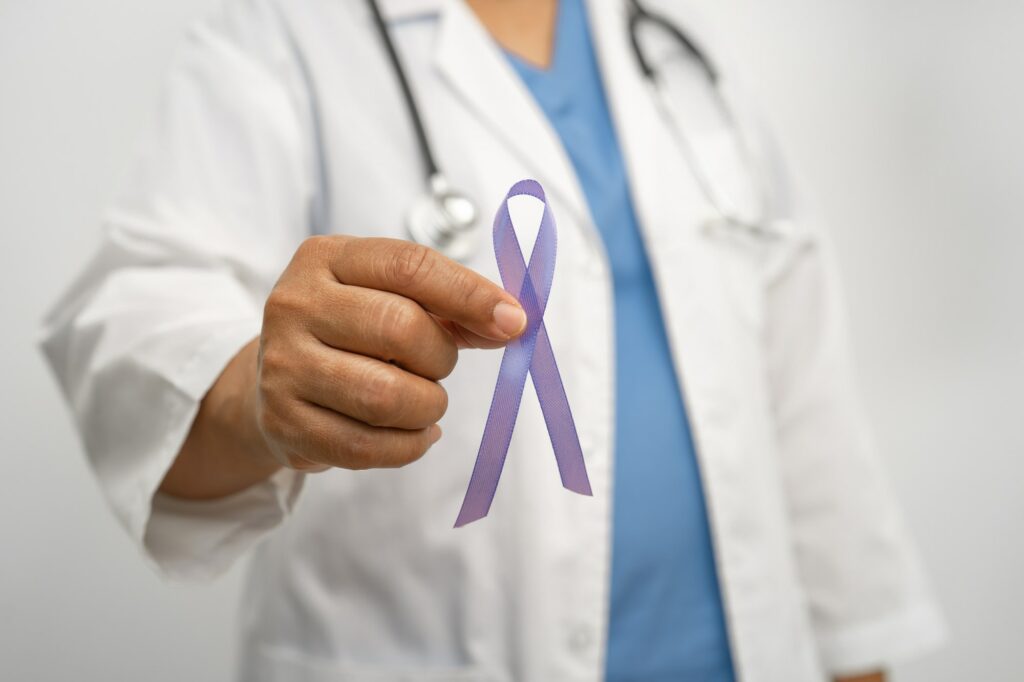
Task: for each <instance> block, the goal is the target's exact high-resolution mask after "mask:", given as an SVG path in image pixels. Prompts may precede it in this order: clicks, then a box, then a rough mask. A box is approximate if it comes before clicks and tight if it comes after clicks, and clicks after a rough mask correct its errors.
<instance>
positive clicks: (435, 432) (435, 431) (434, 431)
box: [429, 424, 441, 445]
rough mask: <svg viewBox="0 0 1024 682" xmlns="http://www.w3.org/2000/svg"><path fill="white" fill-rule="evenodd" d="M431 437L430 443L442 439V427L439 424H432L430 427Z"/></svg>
mask: <svg viewBox="0 0 1024 682" xmlns="http://www.w3.org/2000/svg"><path fill="white" fill-rule="evenodd" d="M429 437H430V444H431V445H433V444H434V443H436V442H437V441H439V440H441V427H440V426H438V425H437V424H434V425H433V426H431V427H430V434H429Z"/></svg>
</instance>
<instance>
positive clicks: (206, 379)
mask: <svg viewBox="0 0 1024 682" xmlns="http://www.w3.org/2000/svg"><path fill="white" fill-rule="evenodd" d="M305 93H306V90H305V89H304V87H303V81H302V74H301V69H300V68H299V67H298V65H297V61H296V57H295V54H294V53H293V50H292V47H291V45H290V43H289V41H288V39H287V34H286V31H285V27H284V26H282V25H281V23H280V18H279V16H278V15H277V14H276V12H275V10H274V8H273V7H272V6H271V5H270V4H269V3H265V2H259V1H252V2H234V3H232V4H229V6H228V7H227V8H226V9H225V10H224V11H223V12H222V13H221V14H220V15H218V16H217V17H215V18H213V19H211V20H209V21H207V22H205V23H202V24H200V25H198V26H196V27H195V28H194V29H193V30H192V31H191V32H190V33H189V34H188V35H187V39H186V41H185V44H184V46H183V49H181V50H180V53H179V54H178V56H177V58H176V60H175V62H174V64H173V66H172V68H171V71H170V74H169V77H168V79H167V83H166V87H165V91H164V96H163V103H162V106H161V112H160V116H159V121H158V125H157V126H156V129H155V131H154V132H153V133H152V134H151V135H150V136H149V138H148V141H147V143H146V144H145V145H144V146H143V148H142V149H141V150H140V154H139V158H138V160H137V162H136V163H135V165H134V167H133V168H132V169H131V172H130V175H129V178H128V181H127V187H126V189H125V191H124V192H123V194H122V195H121V198H120V199H119V200H117V201H116V202H115V203H114V205H113V207H112V208H111V209H110V211H109V212H108V213H107V214H106V218H105V220H104V226H103V237H102V243H101V246H100V248H99V251H98V253H97V254H96V255H95V257H94V258H93V259H92V261H91V262H90V264H89V265H88V266H87V268H86V269H85V271H84V273H83V274H82V275H81V276H80V277H79V278H78V279H77V280H76V281H75V282H74V284H73V285H72V286H71V287H70V289H69V291H68V292H67V293H66V294H65V296H64V298H63V299H62V300H61V301H60V302H59V303H58V304H57V305H56V306H55V308H54V309H53V311H52V312H51V313H50V315H49V316H48V318H47V320H46V322H45V326H44V338H43V342H42V345H43V350H44V352H45V355H46V357H47V359H48V360H49V362H50V364H51V366H52V369H53V371H54V374H55V375H56V377H57V379H58V381H59V383H60V385H61V388H62V390H63V392H64V394H65V396H66V399H67V402H68V404H69V405H70V408H71V411H72V414H73V417H74V419H75V421H76V423H77V426H78V429H79V431H80V434H81V438H82V442H83V445H84V447H85V450H86V452H87V454H88V457H89V460H90V463H91V465H92V468H93V470H94V472H95V474H96V477H97V479H98V481H99V483H100V486H101V488H102V490H103V493H104V494H105V496H106V497H107V499H108V501H109V503H110V505H111V506H112V508H113V510H114V512H115V514H116V516H117V517H118V518H119V520H120V521H121V522H122V524H123V525H124V526H125V527H126V528H127V530H128V532H129V533H130V534H131V536H132V538H133V539H134V540H135V541H136V542H137V543H139V545H140V547H142V548H143V549H144V550H145V552H146V554H147V555H148V556H149V557H150V558H151V559H152V560H153V561H154V562H155V563H156V564H157V566H158V567H159V568H160V569H161V570H162V571H164V572H165V573H167V574H169V575H172V576H180V577H205V576H210V575H213V574H216V573H217V572H219V571H221V570H223V569H225V568H226V567H227V566H228V565H230V563H231V562H232V560H233V559H234V558H235V557H237V556H238V555H239V554H240V553H241V552H242V551H243V550H244V549H245V548H246V547H248V546H249V545H251V544H252V543H253V542H255V541H256V539H258V538H259V537H260V536H261V535H262V534H263V533H265V532H266V531H267V530H269V529H271V528H273V527H274V526H275V525H277V524H278V523H280V522H281V520H282V519H283V517H284V516H285V515H286V513H287V512H288V510H289V509H290V508H291V505H292V504H294V501H295V498H296V496H297V494H298V492H299V489H300V486H301V481H302V478H301V476H300V475H298V474H296V473H294V472H291V471H282V472H280V473H279V474H277V475H276V476H275V477H273V478H272V479H271V480H269V481H267V482H265V483H263V484H260V485H257V486H254V487H253V488H251V489H249V490H246V491H244V492H242V493H239V494H237V495H235V496H233V497H231V498H228V499H223V500H217V501H213V502H186V501H182V500H173V499H170V498H167V497H164V496H161V495H159V494H157V493H156V491H157V488H158V486H159V484H160V482H161V481H162V479H163V477H164V474H165V473H166V471H167V469H168V468H169V467H170V465H171V463H172V462H173V461H174V458H175V457H176V455H177V452H178V451H179V449H180V447H181V444H182V443H183V441H184V439H185V437H186V435H187V434H188V431H189V429H190V427H191V424H192V421H193V419H194V417H195V415H196V413H197V411H198V407H199V403H200V401H201V400H202V398H203V396H204V395H205V393H206V392H207V390H208V389H209V388H210V386H211V385H212V384H213V383H214V381H215V380H216V378H217V376H218V375H219V373H220V372H221V370H222V369H223V368H224V366H225V365H226V363H227V362H228V360H229V359H230V358H231V357H233V356H234V355H235V354H236V353H237V352H238V350H239V349H240V348H241V347H242V346H243V345H244V344H245V343H246V342H248V341H249V340H251V339H252V338H254V337H255V336H257V335H258V334H259V330H260V324H261V316H262V305H263V301H264V299H265V297H266V295H267V293H268V291H269V289H270V288H271V287H272V285H273V283H274V281H275V279H276V277H277V276H278V274H279V273H280V271H281V270H282V269H283V267H284V266H285V264H286V263H287V260H288V258H289V257H290V256H291V254H292V253H293V252H294V250H295V247H296V246H297V245H298V244H299V242H301V240H302V239H303V238H304V237H305V236H306V235H307V234H308V233H309V231H310V229H311V228H310V225H311V218H310V211H311V208H310V207H311V205H313V200H314V196H315V192H316V190H315V187H316V184H317V183H316V175H315V170H314V169H315V162H314V157H313V150H312V145H311V144H310V142H309V139H308V138H309V137H310V135H309V132H308V131H309V129H310V125H309V123H308V121H309V118H310V111H309V104H308V101H307V95H306V94H305Z"/></svg>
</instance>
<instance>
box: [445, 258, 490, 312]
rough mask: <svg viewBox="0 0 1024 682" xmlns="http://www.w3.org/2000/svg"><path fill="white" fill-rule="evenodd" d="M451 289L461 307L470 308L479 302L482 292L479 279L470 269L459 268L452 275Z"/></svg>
mask: <svg viewBox="0 0 1024 682" xmlns="http://www.w3.org/2000/svg"><path fill="white" fill-rule="evenodd" d="M451 290H452V292H453V293H454V296H455V297H456V301H457V302H458V305H459V306H460V307H463V308H470V307H471V306H473V304H475V303H478V302H480V300H481V298H482V294H483V293H484V288H483V286H481V284H480V282H479V280H478V279H477V278H476V277H475V276H474V275H473V274H472V273H470V271H468V270H465V269H461V268H460V269H459V270H457V271H456V272H455V274H454V275H452V283H451Z"/></svg>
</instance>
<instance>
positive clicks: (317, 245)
mask: <svg viewBox="0 0 1024 682" xmlns="http://www.w3.org/2000/svg"><path fill="white" fill-rule="evenodd" d="M331 244H332V239H331V237H328V236H326V235H322V234H318V235H313V236H312V237H306V238H305V239H304V240H302V243H301V244H299V248H298V249H297V250H296V251H295V253H296V254H298V255H299V256H300V257H303V258H317V257H319V256H321V255H323V254H324V253H325V252H326V251H327V250H328V249H329V248H330V247H331Z"/></svg>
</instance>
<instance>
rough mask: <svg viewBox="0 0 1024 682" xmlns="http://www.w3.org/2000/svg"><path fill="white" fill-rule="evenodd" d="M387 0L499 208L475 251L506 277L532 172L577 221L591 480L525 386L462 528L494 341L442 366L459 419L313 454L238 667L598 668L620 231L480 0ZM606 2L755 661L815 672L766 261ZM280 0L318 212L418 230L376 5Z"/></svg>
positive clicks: (723, 546) (574, 394) (247, 672)
mask: <svg viewBox="0 0 1024 682" xmlns="http://www.w3.org/2000/svg"><path fill="white" fill-rule="evenodd" d="M382 4H383V5H384V8H385V13H386V14H387V15H388V16H389V20H390V27H391V30H392V36H393V37H394V39H395V41H396V44H397V46H398V49H399V51H400V53H401V56H402V58H403V62H404V64H405V66H406V70H407V72H408V74H409V77H410V79H411V82H412V85H413V90H414V93H415V96H416V97H417V101H418V103H419V105H420V108H421V109H422V111H423V115H424V120H425V124H426V127H427V130H428V134H429V135H430V139H431V141H432V143H433V145H434V147H435V151H436V153H437V155H438V161H439V163H440V165H441V166H442V168H443V169H444V171H445V172H446V174H447V175H448V176H449V178H450V179H451V181H452V183H453V184H455V185H457V186H458V189H459V190H461V191H463V192H465V193H466V194H468V195H469V196H470V197H472V198H473V199H474V200H475V201H476V202H477V204H478V207H479V208H480V210H481V212H482V213H483V214H484V215H483V217H482V219H481V225H483V227H482V228H481V230H480V232H481V236H480V240H481V245H480V249H479V250H478V251H477V252H476V253H475V255H473V256H472V258H471V259H469V261H468V265H469V266H470V267H473V268H474V269H477V270H479V271H480V272H482V273H484V274H485V275H487V276H489V277H491V278H492V279H494V280H495V281H498V280H499V278H498V275H497V270H496V266H495V262H494V255H493V252H492V251H491V249H490V239H489V230H488V229H487V223H488V221H489V218H490V216H489V215H487V214H488V213H489V212H490V211H491V210H493V208H494V207H495V206H497V204H498V202H499V201H500V199H501V197H502V196H503V195H504V193H505V191H506V190H507V189H508V187H509V186H510V185H511V184H512V183H513V182H515V181H517V180H519V179H522V178H524V177H534V178H536V179H537V180H539V181H540V182H541V183H542V184H543V185H544V187H545V189H546V190H547V192H548V196H549V199H550V202H551V205H552V208H553V210H554V212H555V215H556V216H557V220H558V229H559V233H558V237H559V241H558V261H557V265H556V270H555V276H554V284H553V288H552V291H551V297H550V300H549V303H548V308H547V312H546V315H545V324H546V325H547V329H548V332H549V335H550V338H551V342H552V345H553V348H554V352H555V356H556V358H557V360H558V363H559V368H560V370H561V372H562V378H563V381H564V383H565V388H566V393H567V394H568V396H569V401H570V403H571V406H572V409H573V416H574V418H575V421H576V425H577V428H578V431H579V435H580V440H581V443H582V446H583V450H584V453H585V457H586V463H587V468H588V472H589V475H590V481H591V485H592V487H593V491H594V496H593V497H592V498H589V497H582V496H578V495H573V494H570V493H567V492H566V491H565V490H563V489H562V487H561V485H560V482H559V478H558V472H557V469H556V467H555V462H554V459H553V456H552V455H551V450H550V444H549V442H548V436H547V430H546V427H545V424H544V421H543V417H542V414H541V412H540V409H539V407H538V404H537V400H536V397H535V395H534V394H533V392H532V389H531V388H528V389H527V393H526V395H525V396H524V399H523V403H522V407H521V409H520V412H519V416H518V420H517V423H516V427H515V432H514V435H513V438H512V443H511V447H510V449H509V454H508V458H507V460H506V464H505V469H504V472H503V474H502V477H501V481H500V484H499V487H498V491H497V495H496V496H495V499H494V503H493V506H492V508H491V511H490V515H489V516H488V517H487V519H485V520H483V521H481V522H478V523H474V524H471V525H470V526H467V527H465V528H460V529H458V530H455V529H453V528H452V524H453V522H454V519H455V516H456V513H457V511H458V506H459V504H460V502H461V499H462V495H463V493H464V492H465V486H466V483H467V481H468V477H469V473H470V471H471V470H472V467H473V459H474V457H475V455H476V451H477V447H478V445H479V442H480V436H481V430H482V427H483V424H484V422H485V420H486V416H487V410H488V407H489V401H490V397H491V393H492V391H493V389H494V380H495V377H496V375H497V368H498V363H499V361H500V353H499V352H484V351H469V352H463V353H462V354H461V357H460V360H459V365H458V367H457V368H456V370H455V372H454V373H453V374H452V376H451V377H449V378H448V379H446V380H445V382H444V383H445V387H446V389H447V391H448V394H449V409H448V413H447V415H446V416H445V418H444V420H443V421H442V427H443V429H444V438H443V439H442V440H441V441H440V442H439V443H438V444H437V445H435V446H434V448H432V449H431V451H430V453H429V454H428V456H427V457H425V458H424V459H422V460H421V461H419V462H417V463H415V464H413V465H410V466H408V467H405V468H403V469H400V470H380V471H362V472H349V471H336V472H330V473H327V474H321V475H316V476H310V477H308V478H307V481H306V483H305V492H304V496H303V499H302V500H300V502H299V504H298V506H297V508H296V510H295V512H294V514H293V516H292V518H290V519H289V520H288V521H287V522H286V524H285V525H284V527H283V528H281V529H279V530H278V531H277V532H276V533H275V534H274V535H273V536H272V538H271V539H270V540H269V541H267V542H266V543H265V544H264V545H263V546H262V547H261V549H260V550H259V552H258V554H257V556H256V557H255V559H254V562H253V565H252V569H251V576H250V581H249V587H248V590H247V593H246V596H245V603H244V610H243V628H244V641H243V648H242V670H241V672H240V679H246V680H276V679H309V680H320V679H324V680H327V679H331V680H369V679H373V680H381V681H385V682H390V681H392V680H481V681H482V680H517V681H518V680H522V681H526V682H532V681H534V680H536V681H549V680H559V681H562V680H565V681H572V680H597V679H600V677H601V676H602V675H603V672H604V663H605V650H604V643H605V638H606V635H607V622H608V621H607V615H608V603H609V584H610V551H611V534H612V508H611V499H612V496H613V488H612V486H613V471H614V459H613V457H614V452H613V450H614V447H613V444H614V442H615V434H614V433H613V425H614V422H615V395H616V394H615V390H616V388H615V376H614V369H615V364H614V348H613V328H614V310H613V292H612V277H611V273H610V269H609V263H608V259H607V257H606V254H605V251H604V245H603V242H602V239H601V236H600V235H599V234H598V233H597V231H596V228H595V226H594V225H593V224H591V222H590V218H589V212H588V210H587V203H586V198H585V197H584V195H583V192H582V190H581V188H580V186H579V183H578V182H577V180H576V177H575V175H574V172H573V169H572V165H571V162H570V160H569V159H568V158H567V157H566V155H565V153H564V152H563V151H562V147H561V145H560V144H559V141H558V139H557V137H556V136H555V135H554V133H553V132H552V130H551V129H550V127H549V126H548V125H547V124H546V123H545V119H544V115H543V113H542V112H541V111H539V110H538V109H537V107H536V105H535V104H534V103H533V102H532V101H531V98H530V94H529V92H528V91H527V90H526V88H525V87H524V86H523V84H522V83H521V82H520V81H519V80H518V79H517V77H516V74H515V72H514V71H513V69H512V68H511V67H510V66H509V64H508V63H507V62H506V61H505V59H504V56H503V55H502V54H501V53H500V51H499V50H498V49H497V48H496V47H495V46H494V45H493V44H492V42H491V41H490V39H489V37H488V36H487V34H486V33H485V32H484V29H483V28H482V27H480V26H479V25H478V24H477V23H476V21H475V19H474V17H473V16H472V14H471V12H470V10H469V9H468V8H467V7H466V6H464V5H463V4H462V3H460V2H456V1H454V0H445V1H442V2H440V3H428V2H423V3H409V5H410V6H409V7H404V6H402V5H401V3H398V2H394V3H382ZM592 5H593V9H592V11H593V12H594V22H593V30H594V40H595V44H596V46H597V47H598V50H599V53H600V56H601V67H602V74H603V77H604V82H605V87H606V88H607V92H608V100H609V103H610V104H611V106H612V113H613V116H614V118H615V119H616V121H617V123H619V134H620V139H619V142H620V145H621V148H622V154H623V157H624V160H625V163H626V167H627V169H628V174H629V181H630V188H631V190H632V193H633V198H634V201H635V208H636V212H637V217H638V221H639V224H640V227H641V230H642V232H643V238H644V241H645V243H646V245H647V247H648V250H649V253H650V255H651V267H652V271H653V274H654V278H655V281H656V283H657V287H658V291H659V294H660V296H661V301H662V307H663V309H664V315H665V319H664V323H665V327H666V331H667V338H668V341H669V344H670V347H671V351H672V354H673V357H674V359H675V361H676V370H677V379H678V381H679V384H680V386H681V387H682V390H683V393H684V395H685V396H686V400H687V407H688V408H689V416H690V420H691V423H692V428H693V432H694V438H695V442H696V446H697V454H698V458H699V461H700V466H701V471H702V473H703V477H704V482H705V487H706V494H707V498H708V502H707V503H708V507H709V516H710V518H711V519H712V527H713V530H714V535H715V538H716V546H717V550H718V553H719V558H720V566H719V572H720V574H721V578H722V590H723V598H724V601H725V605H726V612H727V616H728V623H729V635H730V637H731V639H732V642H733V647H734V656H735V659H736V666H737V674H738V675H739V676H740V677H741V678H742V679H744V680H751V681H753V682H758V681H760V680H781V679H786V680H797V681H800V680H808V681H809V680H815V679H819V678H820V670H819V669H818V665H817V663H816V661H815V659H814V653H813V645H812V643H811V639H810V635H809V630H808V625H807V622H806V615H805V611H804V609H803V605H802V603H801V595H800V590H799V586H798V580H797V576H796V572H795V569H794V566H793V559H792V556H791V552H790V549H789V545H788V539H787V536H786V533H787V531H786V524H785V520H784V514H785V511H784V502H783V499H782V493H781V489H780V486H779V481H778V476H779V474H778V471H777V469H776V464H775V461H774V453H773V442H774V435H773V432H772V422H771V410H770V403H769V395H768V390H767V386H766V379H765V368H764V366H763V357H762V354H761V343H762V340H761V336H760V334H761V333H762V331H763V330H762V322H763V320H762V312H763V311H762V307H761V306H762V301H761V293H762V292H761V279H760V274H759V270H758V266H757V261H756V259H754V258H753V257H752V256H751V255H750V254H749V253H748V252H747V251H745V250H744V249H742V248H736V247H735V246H734V245H732V244H730V243H728V242H727V241H725V240H721V239H717V238H715V237H713V236H711V235H709V233H707V232H706V231H705V230H704V229H703V226H704V224H705V222H706V221H707V220H708V219H709V218H711V217H713V216H714V211H713V210H712V207H711V206H710V205H709V204H708V202H707V200H706V199H705V198H704V197H703V195H702V194H701V192H700V190H699V187H698V186H697V183H696V182H695V181H694V178H693V176H692V174H691V173H690V171H689V169H688V167H687V164H686V161H685V159H683V158H681V156H680V155H679V154H678V153H674V152H673V151H672V143H671V138H670V137H669V135H668V132H667V131H666V130H665V126H664V124H663V122H661V121H660V119H659V118H658V114H657V111H656V110H655V109H654V107H653V106H652V105H651V103H650V98H649V93H648V92H647V90H646V87H645V85H644V83H643V81H642V78H641V76H640V74H639V71H638V70H637V68H636V65H635V63H634V62H633V60H632V55H631V53H630V52H629V51H628V42H627V41H628V39H627V37H626V33H625V29H624V23H623V21H622V18H621V16H620V14H621V12H619V11H618V9H617V8H618V7H619V3H617V2H614V1H613V0H601V1H599V2H594V3H592ZM281 11H282V13H283V14H284V19H285V21H286V22H287V24H288V27H289V30H290V31H291V32H292V33H293V36H294V40H295V44H296V45H297V46H299V50H300V51H301V53H302V57H303V60H304V64H305V69H306V74H307V78H308V82H307V83H306V84H304V87H308V89H309V91H310V92H311V93H312V100H313V106H314V108H315V111H316V116H315V122H316V129H315V130H311V133H310V134H311V135H313V136H315V138H316V141H317V144H318V145H319V148H320V149H321V150H322V151H321V154H322V157H321V158H320V159H318V165H319V166H320V167H321V169H322V185H323V186H322V190H323V195H324V196H323V197H321V198H322V199H323V201H322V202H320V207H319V209H318V212H317V216H318V217H317V222H318V223H319V224H318V225H317V226H316V227H317V229H320V230H321V231H325V232H345V233H351V234H357V235H379V236H389V237H404V236H405V234H404V228H403V224H404V222H403V221H404V212H405V210H406V209H407V207H408V206H409V205H410V203H411V202H412V201H414V200H415V199H416V198H417V197H419V196H420V195H421V193H422V192H423V191H424V189H425V179H424V175H423V166H422V160H421V158H420V156H419V152H418V151H417V146H416V140H415V136H414V133H413V129H412V128H411V125H410V121H409V118H408V115H407V112H406V110H405V108H404V105H403V102H402V100H401V96H400V93H399V90H398V88H397V84H396V82H395V80H394V74H393V72H392V71H391V69H390V66H389V64H388V63H387V61H386V60H385V59H384V56H383V52H382V49H381V45H380V44H379V41H378V40H377V39H376V37H375V35H374V33H373V31H372V27H371V24H370V21H369V15H368V13H367V11H366V8H365V5H364V3H361V2H332V1H329V0H312V1H310V2H307V3H302V4H297V3H281ZM677 56H678V55H677ZM311 128H313V123H311ZM527 242H529V239H527Z"/></svg>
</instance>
